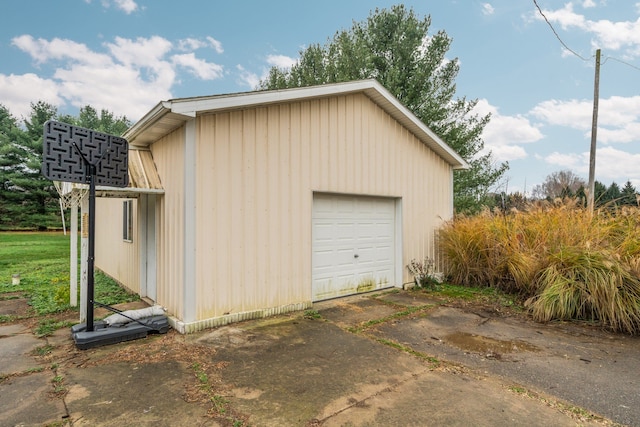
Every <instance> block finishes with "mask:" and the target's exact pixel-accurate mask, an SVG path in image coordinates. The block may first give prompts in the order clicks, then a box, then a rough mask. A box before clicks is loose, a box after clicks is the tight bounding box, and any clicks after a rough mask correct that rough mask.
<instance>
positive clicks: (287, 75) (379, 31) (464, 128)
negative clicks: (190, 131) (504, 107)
mask: <svg viewBox="0 0 640 427" xmlns="http://www.w3.org/2000/svg"><path fill="white" fill-rule="evenodd" d="M430 25H431V18H430V17H426V18H424V19H419V18H418V17H417V16H416V15H415V13H414V12H413V10H412V9H409V10H408V9H406V8H405V7H404V6H403V5H396V6H393V7H391V9H389V10H387V9H383V10H379V9H376V10H375V12H372V13H371V14H370V15H369V18H368V19H367V20H366V21H364V22H354V23H353V26H352V28H351V29H350V30H348V31H346V30H343V31H339V32H337V33H336V34H335V35H334V37H333V39H332V40H329V42H328V43H327V44H326V45H324V46H321V45H319V44H313V45H311V46H309V47H308V48H306V49H305V50H303V51H301V52H300V60H299V61H298V63H296V64H295V65H293V66H292V67H291V69H289V70H283V69H278V68H276V67H274V68H272V69H271V70H270V72H269V75H268V77H267V78H266V79H265V80H264V81H262V82H261V83H260V88H261V89H282V88H290V87H301V86H310V85H317V84H322V83H335V82H344V81H350V80H358V79H365V78H375V79H377V80H378V81H379V82H380V83H381V84H382V85H383V86H384V87H386V88H387V89H388V90H389V91H390V92H391V93H392V94H393V95H395V96H396V98H398V99H399V100H400V102H402V104H403V105H405V106H406V107H407V108H408V109H409V110H411V111H412V112H413V113H414V114H415V115H416V116H417V117H418V118H419V119H420V120H422V121H423V122H424V123H425V124H426V125H427V126H429V128H431V130H433V131H434V132H435V133H436V134H437V135H439V136H440V137H441V138H442V139H443V140H444V141H445V142H446V143H447V144H449V145H450V146H451V147H452V148H453V149H454V150H455V151H456V152H458V153H459V154H460V155H461V156H462V157H463V158H464V159H465V160H466V161H467V162H468V163H469V164H470V166H471V169H470V170H468V171H456V173H455V179H454V199H455V202H454V203H455V207H456V210H457V211H458V212H460V211H477V210H478V209H479V208H480V206H481V204H482V203H483V202H485V201H489V200H493V198H492V197H491V196H490V195H489V194H488V193H489V189H490V188H491V187H492V186H494V185H495V184H496V183H497V182H498V180H499V179H500V178H501V177H502V176H503V174H504V173H505V171H506V170H507V169H508V165H507V164H506V163H502V164H499V165H495V164H494V161H493V159H492V156H491V154H490V153H489V154H486V153H485V154H481V151H482V149H483V148H484V142H483V141H482V139H481V137H480V135H481V134H482V131H483V129H484V127H485V125H486V124H487V123H488V122H489V116H484V117H479V116H477V115H474V114H472V112H471V110H472V109H473V108H474V107H475V105H476V104H477V100H467V99H466V98H464V97H463V98H455V91H456V86H455V78H456V77H457V74H458V71H459V68H460V66H459V62H458V60H457V59H452V60H450V59H449V58H447V57H446V53H447V51H448V50H449V47H450V46H451V38H449V36H448V35H447V34H446V33H445V32H444V31H438V32H437V33H436V34H433V35H431V34H429V27H430Z"/></svg>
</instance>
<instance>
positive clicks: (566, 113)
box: [0, 0, 640, 193]
mask: <svg viewBox="0 0 640 427" xmlns="http://www.w3.org/2000/svg"><path fill="white" fill-rule="evenodd" d="M397 3H398V2H397V1H373V0H372V1H364V0H341V1H335V0H325V1H323V2H306V1H299V0H271V1H257V0H255V1H248V0H245V1H243V0H234V1H217V0H210V1H204V0H202V1H196V0H182V1H180V2H177V1H175V0H172V1H170V0H64V1H50V0H21V1H8V2H3V19H2V21H3V24H2V25H1V26H0V103H1V104H3V105H4V106H5V107H7V108H9V110H10V111H11V112H12V113H13V115H14V116H16V117H18V118H20V117H23V116H26V115H27V114H28V112H29V105H30V103H31V102H36V101H38V100H44V101H47V102H50V103H52V104H54V105H56V106H57V107H58V111H59V112H61V113H70V114H76V113H77V110H78V108H79V107H82V106H85V105H88V104H89V105H92V106H94V107H96V108H98V109H101V108H106V109H108V110H110V111H112V112H113V113H115V114H116V115H126V116H127V117H128V118H129V119H131V120H133V121H135V120H137V119H139V118H140V117H141V116H142V115H144V114H145V113H146V112H147V111H148V110H149V109H151V108H152V107H153V106H154V105H155V104H157V103H158V102H159V101H161V100H166V99H171V98H181V97H190V96H201V95H212V94H221V93H234V92H243V91H249V90H252V89H254V88H255V85H256V84H257V82H258V81H259V80H260V79H261V78H262V77H264V76H265V75H266V73H267V71H268V69H269V68H270V67H271V66H273V65H278V66H282V67H286V66H289V65H290V64H292V63H293V62H294V61H295V60H296V59H297V57H298V54H299V51H300V50H301V49H304V48H305V47H306V46H308V45H309V44H311V43H325V42H326V41H327V39H328V38H330V37H332V36H333V34H334V33H335V32H336V31H338V30H341V29H348V28H350V27H351V25H352V22H353V21H362V20H364V19H366V18H367V16H368V15H369V14H370V12H371V11H372V10H374V9H375V8H388V7H390V6H392V5H393V4H397ZM404 4H405V5H406V6H407V7H411V8H413V9H414V11H415V12H416V13H417V14H418V15H419V16H421V17H424V16H427V15H430V16H431V19H432V24H431V30H430V33H431V34H434V33H435V32H436V31H440V30H444V31H445V32H446V33H447V34H448V35H449V36H450V37H451V38H452V39H453V44H452V47H451V49H450V50H449V54H448V55H447V56H448V58H450V59H452V58H458V60H459V61H460V65H461V69H460V73H459V75H458V78H457V80H456V82H457V96H458V97H466V98H467V99H477V100H478V105H477V108H476V111H477V112H478V113H481V114H486V113H491V114H492V120H491V122H490V124H489V125H488V126H487V127H486V129H485V132H484V134H483V139H484V141H485V146H486V149H490V150H491V151H492V153H493V154H494V158H495V159H496V161H509V164H510V170H509V172H508V173H507V176H506V178H505V180H504V181H503V182H502V183H501V184H500V186H499V187H498V188H496V189H497V190H499V191H500V190H502V191H505V190H506V191H508V192H512V191H526V192H527V193H529V192H530V191H531V190H532V188H533V187H534V186H535V185H536V184H540V183H541V182H542V181H543V180H544V179H545V177H546V176H547V175H549V174H550V173H552V172H555V171H558V170H563V169H569V170H571V171H573V172H574V173H576V174H578V175H579V176H581V177H583V178H584V179H585V180H586V179H587V178H588V164H589V147H590V138H591V133H590V132H591V116H592V111H593V92H594V64H595V59H594V55H595V51H596V49H598V48H600V49H601V50H602V67H601V75H600V105H599V118H598V123H599V127H598V151H597V156H596V179H598V180H600V181H602V182H604V183H605V184H607V185H608V184H609V183H611V182H612V181H615V182H617V183H618V184H620V185H623V184H624V183H625V182H626V181H627V180H631V182H632V183H633V184H634V185H635V186H636V187H638V188H640V167H638V165H639V164H640V1H633V0H574V1H571V0H537V4H538V5H539V6H540V8H541V9H542V11H543V13H544V15H545V16H546V17H547V19H548V21H549V23H550V24H551V26H550V25H549V24H548V23H547V22H545V20H544V19H543V18H542V15H541V14H540V13H539V11H538V9H537V8H536V5H535V3H534V1H533V0H520V1H513V0H487V1H477V0H451V1H444V0H422V1H407V2H404ZM551 27H553V29H554V30H555V31H556V33H557V35H558V37H556V35H555V34H554V33H553V31H552V29H551ZM559 39H560V40H561V41H562V42H563V43H564V44H565V45H566V46H567V47H568V48H569V49H570V50H571V51H573V52H570V51H568V50H567V49H565V48H564V47H563V45H562V44H561V41H560V40H559Z"/></svg>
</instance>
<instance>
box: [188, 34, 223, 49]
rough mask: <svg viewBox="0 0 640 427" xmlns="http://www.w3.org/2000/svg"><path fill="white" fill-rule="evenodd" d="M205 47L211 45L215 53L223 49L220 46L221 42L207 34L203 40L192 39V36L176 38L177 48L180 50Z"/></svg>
mask: <svg viewBox="0 0 640 427" xmlns="http://www.w3.org/2000/svg"><path fill="white" fill-rule="evenodd" d="M205 47H212V48H213V50H215V51H216V53H223V52H224V49H223V48H222V43H221V42H219V41H218V40H216V39H214V38H213V37H211V36H207V37H206V38H205V40H200V39H194V38H192V37H189V38H186V39H182V40H178V47H177V48H178V50H181V51H192V50H197V49H202V48H205Z"/></svg>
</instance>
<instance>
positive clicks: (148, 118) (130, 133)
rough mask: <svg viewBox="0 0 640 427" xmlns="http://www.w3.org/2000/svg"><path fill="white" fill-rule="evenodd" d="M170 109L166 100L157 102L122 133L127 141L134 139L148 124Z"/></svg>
mask: <svg viewBox="0 0 640 427" xmlns="http://www.w3.org/2000/svg"><path fill="white" fill-rule="evenodd" d="M169 111H171V109H170V108H167V106H166V102H159V103H158V104H156V106H155V107H153V108H152V109H151V110H150V111H149V112H148V113H147V114H145V115H144V116H142V118H141V119H140V120H138V121H137V122H135V123H134V124H133V126H131V127H130V128H129V129H127V131H126V132H125V133H124V134H123V135H122V137H123V138H125V139H126V140H127V141H129V142H132V141H135V139H136V137H137V136H138V135H140V134H141V133H142V132H144V131H145V129H147V128H148V127H149V126H151V125H153V124H154V123H155V122H157V121H158V120H159V119H160V118H162V116H164V115H165V114H166V113H168V112H169Z"/></svg>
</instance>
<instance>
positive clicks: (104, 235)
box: [95, 198, 140, 293]
mask: <svg viewBox="0 0 640 427" xmlns="http://www.w3.org/2000/svg"><path fill="white" fill-rule="evenodd" d="M125 200H129V199H115V198H96V224H97V225H98V226H96V234H95V239H96V240H95V242H96V243H95V266H96V267H97V268H99V269H100V270H102V271H103V272H104V273H105V274H107V275H109V276H110V277H112V278H113V279H115V280H116V281H118V282H119V283H120V284H122V285H124V286H125V287H127V288H129V289H130V290H132V291H134V292H136V293H138V292H140V276H139V272H140V263H139V262H138V257H139V256H138V253H139V247H138V245H139V242H140V233H139V227H138V221H137V219H138V211H137V203H136V202H137V201H136V200H135V199H134V200H133V239H132V241H131V242H126V241H124V240H123V239H122V237H123V236H122V221H123V215H122V203H123V202H124V201H125Z"/></svg>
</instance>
